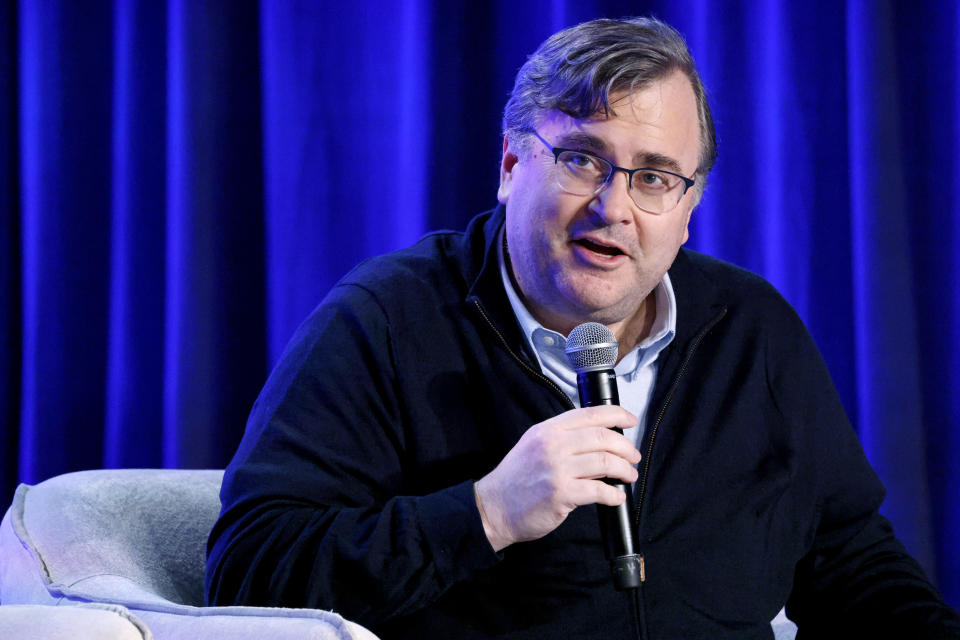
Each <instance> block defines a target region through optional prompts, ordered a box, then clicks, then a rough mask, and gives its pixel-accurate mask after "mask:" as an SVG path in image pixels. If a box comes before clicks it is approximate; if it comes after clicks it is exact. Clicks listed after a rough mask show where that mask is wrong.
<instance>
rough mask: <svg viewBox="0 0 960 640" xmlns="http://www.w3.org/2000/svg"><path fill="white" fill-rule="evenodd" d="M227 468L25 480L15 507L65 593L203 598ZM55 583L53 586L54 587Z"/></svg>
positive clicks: (49, 579)
mask: <svg viewBox="0 0 960 640" xmlns="http://www.w3.org/2000/svg"><path fill="white" fill-rule="evenodd" d="M222 478H223V471H219V470H211V471H206V470H172V469H106V470H96V471H81V472H77V473H69V474H65V475H61V476H57V477H55V478H51V479H50V480H47V481H45V482H42V483H40V484H38V485H36V486H32V487H31V486H28V485H21V486H20V487H19V488H18V489H17V494H16V497H15V499H14V504H13V506H12V507H11V511H10V513H9V514H8V516H9V517H10V519H11V522H12V526H13V530H14V531H15V533H16V536H17V538H18V539H19V542H20V544H21V545H23V546H24V547H25V548H26V550H27V551H29V552H30V553H31V555H33V557H34V559H35V561H36V562H37V564H38V565H39V567H40V570H41V571H42V573H43V575H44V576H45V578H44V580H45V582H46V583H47V584H48V588H49V589H50V591H51V592H52V594H51V595H57V588H58V587H61V589H60V595H66V596H71V595H72V594H75V593H80V594H81V597H84V598H88V599H90V600H95V599H96V598H97V596H98V594H101V593H108V594H115V593H117V592H118V591H120V592H122V591H124V590H126V591H127V592H129V593H136V594H138V595H139V594H148V596H147V597H148V598H150V597H153V596H156V597H159V598H162V599H165V600H168V601H170V602H174V603H177V604H186V605H195V606H200V605H202V604H203V600H204V598H203V574H204V567H205V562H206V543H207V536H208V535H209V532H210V529H211V528H212V527H213V524H214V522H215V521H216V518H217V515H218V513H219V510H220V499H219V490H220V482H221V480H222ZM51 586H52V587H53V588H50V587H51Z"/></svg>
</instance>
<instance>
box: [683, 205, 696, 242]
mask: <svg viewBox="0 0 960 640" xmlns="http://www.w3.org/2000/svg"><path fill="white" fill-rule="evenodd" d="M694 209H696V207H695V206H694V207H690V210H689V211H687V219H686V220H684V221H683V240H681V241H680V244H687V240H689V239H690V218H691V216H693V210H694Z"/></svg>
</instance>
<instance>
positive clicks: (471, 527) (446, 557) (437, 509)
mask: <svg viewBox="0 0 960 640" xmlns="http://www.w3.org/2000/svg"><path fill="white" fill-rule="evenodd" d="M473 483H474V481H473V480H468V481H466V482H461V483H460V484H458V485H454V486H452V487H450V488H449V489H444V490H442V491H438V492H436V493H431V494H429V495H426V496H423V497H422V498H420V499H419V500H418V501H417V515H418V519H419V521H420V523H421V527H422V530H421V535H422V536H423V538H424V539H425V540H426V541H427V544H428V545H429V546H430V550H431V551H432V552H433V559H434V562H435V563H436V567H437V573H438V574H439V577H440V578H441V580H442V581H443V583H444V586H445V587H449V586H451V585H452V584H454V583H456V582H459V581H461V580H465V579H467V578H469V577H471V576H472V575H473V573H474V572H476V571H478V570H481V569H487V568H489V567H492V566H494V565H495V564H497V563H498V562H500V560H501V559H502V558H503V554H502V553H496V552H495V551H494V550H493V547H491V546H490V541H489V540H487V535H486V534H485V533H484V531H483V522H482V521H481V520H480V511H479V510H478V508H477V502H476V499H475V498H474V493H473Z"/></svg>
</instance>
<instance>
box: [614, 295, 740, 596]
mask: <svg viewBox="0 0 960 640" xmlns="http://www.w3.org/2000/svg"><path fill="white" fill-rule="evenodd" d="M725 315H727V309H726V307H724V308H723V309H722V310H721V311H720V313H719V314H717V317H716V318H714V319H713V321H712V322H710V323H708V324H707V325H706V326H705V327H704V328H703V329H701V330H700V333H698V334H697V336H696V337H695V338H694V340H693V344H692V345H691V346H690V349H689V351H687V355H686V357H685V358H684V359H683V364H682V365H680V371H678V372H677V376H676V377H675V378H674V379H673V385H671V387H670V393H668V394H667V397H666V399H665V400H664V401H663V406H661V407H660V412H659V413H658V414H657V421H656V422H654V423H653V428H652V429H651V430H650V442H649V443H648V444H647V454H646V456H645V457H644V459H643V475H642V476H641V477H640V488H639V490H638V491H637V504H636V505H635V506H634V510H633V512H634V521H633V526H634V530H635V531H636V532H637V536H638V537H639V535H640V510H641V508H642V507H643V499H644V497H645V495H646V491H647V475H648V474H649V473H650V460H651V458H652V456H653V443H654V441H655V440H656V439H657V431H658V430H659V428H660V422H661V421H662V420H663V415H664V414H665V413H666V412H667V407H668V406H670V400H672V399H673V396H674V394H675V393H676V391H677V387H679V386H680V379H681V378H683V374H684V373H686V371H687V365H689V364H690V360H691V359H692V358H693V354H694V352H695V351H696V350H697V347H699V346H700V342H701V341H702V340H703V338H704V336H706V335H707V333H708V332H709V331H710V329H712V328H713V327H714V325H716V324H717V323H718V322H720V320H721V319H722V318H723V316H725ZM638 542H639V541H638ZM641 562H642V556H641ZM641 567H643V564H642V563H641ZM645 579H646V568H645V567H644V571H643V573H641V582H642V581H644V580H645Z"/></svg>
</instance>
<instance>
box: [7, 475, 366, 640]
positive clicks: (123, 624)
mask: <svg viewBox="0 0 960 640" xmlns="http://www.w3.org/2000/svg"><path fill="white" fill-rule="evenodd" d="M222 477H223V472H222V471H186V470H161V469H123V470H99V471H81V472H77V473H69V474H65V475H62V476H58V477H56V478H51V479H50V480H47V481H45V482H42V483H40V484H37V485H36V486H29V485H20V487H18V489H17V492H16V495H15V497H14V501H13V505H12V506H11V507H10V509H9V510H8V511H7V513H6V515H5V516H4V518H3V522H2V524H0V637H3V638H5V639H7V638H10V639H18V638H27V637H31V638H36V637H43V638H87V637H90V638H101V639H107V638H157V639H158V640H166V639H171V640H179V639H181V638H182V639H186V638H192V639H205V638H240V639H243V638H250V639H251V640H252V639H254V638H256V639H258V640H260V639H263V638H277V639H280V640H282V639H286V638H291V639H293V638H298V639H301V638H316V639H322V640H332V639H337V640H347V639H357V640H376V639H375V636H374V635H373V634H372V633H370V632H369V631H368V630H366V629H364V628H363V627H361V626H360V625H357V624H355V623H352V622H350V621H348V620H345V619H343V618H342V617H340V616H339V615H337V614H335V613H331V612H327V611H318V610H313V609H277V608H263V607H204V606H202V605H203V572H204V562H205V560H204V558H205V549H206V541H207V534H208V533H209V531H210V528H211V527H212V526H213V523H214V520H215V519H216V517H217V513H218V511H219V509H220V500H219V489H220V481H221V479H222ZM67 605H72V606H67ZM18 630H19V631H18Z"/></svg>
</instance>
